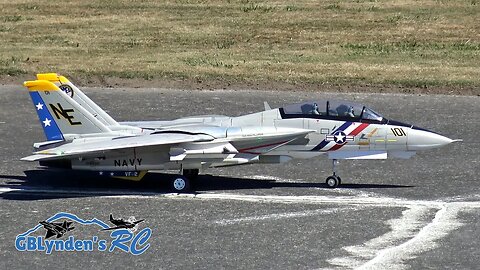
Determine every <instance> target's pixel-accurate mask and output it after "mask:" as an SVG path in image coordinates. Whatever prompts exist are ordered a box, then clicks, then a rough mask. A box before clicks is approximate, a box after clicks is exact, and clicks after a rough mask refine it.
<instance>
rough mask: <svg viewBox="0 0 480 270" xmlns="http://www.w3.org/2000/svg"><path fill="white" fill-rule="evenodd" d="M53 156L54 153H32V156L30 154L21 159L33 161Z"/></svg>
mask: <svg viewBox="0 0 480 270" xmlns="http://www.w3.org/2000/svg"><path fill="white" fill-rule="evenodd" d="M51 157H52V155H43V154H35V155H31V156H28V157H24V158H21V159H20V160H22V161H31V162H33V161H39V160H44V159H48V158H51Z"/></svg>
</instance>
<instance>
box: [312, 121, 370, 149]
mask: <svg viewBox="0 0 480 270" xmlns="http://www.w3.org/2000/svg"><path fill="white" fill-rule="evenodd" d="M369 125H370V124H367V123H360V122H345V123H343V124H342V125H341V126H340V127H338V128H337V129H335V130H333V131H332V133H330V135H334V134H335V133H337V132H343V133H345V134H346V135H348V136H356V135H358V134H359V133H360V132H362V131H363V130H364V129H365V128H367V127H368V126H369ZM347 143H348V142H344V143H342V144H338V143H336V142H335V141H331V140H327V139H326V138H325V139H324V140H323V141H322V142H320V143H319V144H318V145H317V146H315V147H314V148H313V149H312V150H311V151H335V150H338V149H340V148H342V147H343V146H344V145H345V144H347Z"/></svg>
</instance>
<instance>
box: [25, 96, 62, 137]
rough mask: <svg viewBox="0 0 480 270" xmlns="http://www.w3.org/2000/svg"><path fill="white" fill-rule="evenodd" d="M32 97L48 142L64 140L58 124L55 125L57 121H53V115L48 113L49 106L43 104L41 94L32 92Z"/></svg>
mask: <svg viewBox="0 0 480 270" xmlns="http://www.w3.org/2000/svg"><path fill="white" fill-rule="evenodd" d="M30 97H31V98H32V101H33V105H34V106H35V110H36V111H37V114H38V119H39V120H40V124H41V125H42V127H43V131H44V132H45V136H47V140H49V141H55V140H63V135H62V132H61V131H60V129H59V128H58V126H57V123H55V119H53V117H52V115H51V114H50V112H49V111H48V108H47V104H45V102H43V99H42V97H41V96H40V94H39V93H38V92H34V91H31V92H30Z"/></svg>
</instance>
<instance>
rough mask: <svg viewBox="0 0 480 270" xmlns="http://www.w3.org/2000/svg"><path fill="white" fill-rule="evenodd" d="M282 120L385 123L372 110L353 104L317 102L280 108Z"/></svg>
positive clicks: (385, 120) (380, 116)
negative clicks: (302, 119)
mask: <svg viewBox="0 0 480 270" xmlns="http://www.w3.org/2000/svg"><path fill="white" fill-rule="evenodd" d="M280 113H281V115H282V118H284V119H286V118H318V119H329V120H347V121H361V122H375V123H387V122H388V120H387V119H385V118H384V117H383V116H382V115H380V114H379V113H377V112H375V111H374V110H372V109H370V108H368V107H366V106H364V105H361V104H358V103H353V102H347V101H333V100H332V101H330V100H317V101H308V102H304V103H297V104H291V105H287V106H285V107H282V108H280Z"/></svg>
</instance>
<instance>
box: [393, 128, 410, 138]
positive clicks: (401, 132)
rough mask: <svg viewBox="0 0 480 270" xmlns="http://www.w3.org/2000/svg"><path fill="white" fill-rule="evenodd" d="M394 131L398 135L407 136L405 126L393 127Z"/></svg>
mask: <svg viewBox="0 0 480 270" xmlns="http://www.w3.org/2000/svg"><path fill="white" fill-rule="evenodd" d="M392 133H393V135H395V136H398V137H402V136H407V133H405V131H404V130H403V128H392Z"/></svg>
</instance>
